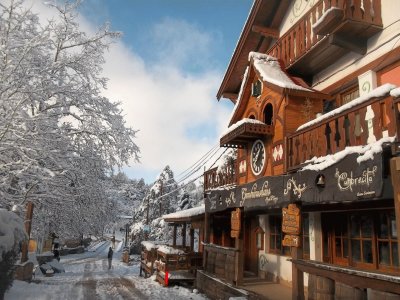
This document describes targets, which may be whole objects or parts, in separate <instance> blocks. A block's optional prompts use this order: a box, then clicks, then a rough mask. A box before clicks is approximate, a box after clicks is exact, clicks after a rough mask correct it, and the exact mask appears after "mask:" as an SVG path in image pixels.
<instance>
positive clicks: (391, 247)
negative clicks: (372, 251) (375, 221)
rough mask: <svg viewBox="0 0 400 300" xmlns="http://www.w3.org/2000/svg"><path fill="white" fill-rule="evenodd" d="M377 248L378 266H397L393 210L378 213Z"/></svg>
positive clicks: (397, 257)
mask: <svg viewBox="0 0 400 300" xmlns="http://www.w3.org/2000/svg"><path fill="white" fill-rule="evenodd" d="M377 248H378V263H379V265H380V266H382V267H397V268H398V267H399V256H398V251H399V250H398V245H397V229H396V219H395V214H394V212H393V211H392V212H390V213H384V212H382V213H380V214H379V227H378V237H377Z"/></svg>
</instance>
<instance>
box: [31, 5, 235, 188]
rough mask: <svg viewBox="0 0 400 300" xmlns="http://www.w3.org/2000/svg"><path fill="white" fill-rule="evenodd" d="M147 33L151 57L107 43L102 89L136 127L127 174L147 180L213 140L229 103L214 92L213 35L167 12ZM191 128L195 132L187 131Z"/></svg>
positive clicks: (190, 158) (180, 165) (186, 161)
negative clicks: (137, 154) (134, 153)
mask: <svg viewBox="0 0 400 300" xmlns="http://www.w3.org/2000/svg"><path fill="white" fill-rule="evenodd" d="M40 2H41V1H39V0H31V3H34V7H33V8H34V9H35V11H37V12H39V13H40V15H42V17H43V16H44V17H45V18H47V19H49V18H50V16H52V12H51V10H50V9H49V8H47V7H45V6H44V5H43V4H41V3H40ZM80 24H81V26H82V28H83V29H84V30H86V31H89V32H93V31H94V30H95V27H96V26H95V25H94V24H90V22H89V21H88V20H87V19H85V18H84V17H82V16H80ZM148 34H149V41H150V46H151V47H152V55H151V56H150V55H149V57H152V58H153V59H152V60H147V61H144V60H143V58H141V57H140V56H139V55H138V54H136V53H135V52H134V49H133V48H132V47H131V46H130V45H126V44H124V43H123V42H122V41H118V42H117V43H115V44H113V45H112V46H111V47H110V50H109V52H108V53H107V54H106V64H105V65H104V75H105V77H107V78H109V81H108V84H107V90H106V91H104V94H105V96H107V97H108V98H109V99H111V100H113V101H120V102H121V103H122V107H123V110H124V114H125V118H126V121H127V124H128V125H129V126H130V127H132V128H134V129H138V130H139V132H138V134H137V139H136V143H137V145H138V146H139V147H140V150H141V164H134V163H132V164H131V168H128V169H127V171H128V172H127V173H128V175H132V174H133V176H134V177H135V178H140V177H144V178H145V179H146V181H151V180H153V179H155V177H156V175H157V174H158V173H159V172H160V171H161V170H162V169H163V168H164V166H165V165H167V164H169V165H170V166H171V168H172V169H173V170H174V171H175V172H176V173H179V172H181V171H183V170H185V169H186V168H187V167H189V166H190V165H191V164H193V163H194V162H195V161H196V160H197V159H199V158H200V157H201V156H202V155H203V154H205V153H206V152H207V151H208V150H209V149H211V148H212V147H213V146H214V145H215V144H217V143H218V142H219V135H220V133H221V132H223V131H225V129H226V125H227V123H228V121H229V120H228V117H229V115H230V111H231V109H232V105H227V104H225V105H224V104H223V103H218V102H217V100H216V98H215V94H216V92H217V88H218V85H219V83H220V80H221V78H222V73H221V71H217V70H213V69H212V67H211V66H212V65H213V61H212V52H211V51H213V44H214V43H213V41H214V40H215V39H218V35H216V34H215V33H213V34H211V33H208V32H203V31H201V30H200V29H199V28H197V27H196V26H195V25H193V24H190V23H188V22H187V21H184V20H174V19H170V18H167V19H164V20H162V21H160V22H159V23H158V24H154V27H153V28H151V29H150V30H149V32H148ZM202 128H204V134H201V132H202ZM207 128H208V129H207ZM210 128H215V131H214V130H212V131H213V132H210ZM193 131H195V132H197V134H196V135H195V136H190V135H189V134H188V132H193ZM199 132H200V133H199Z"/></svg>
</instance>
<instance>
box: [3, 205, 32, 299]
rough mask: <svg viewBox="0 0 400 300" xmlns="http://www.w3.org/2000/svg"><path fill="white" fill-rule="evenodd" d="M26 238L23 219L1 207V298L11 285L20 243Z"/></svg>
mask: <svg viewBox="0 0 400 300" xmlns="http://www.w3.org/2000/svg"><path fill="white" fill-rule="evenodd" d="M24 239H26V234H25V230H24V223H23V220H22V219H21V218H20V217H18V216H17V215H16V214H15V213H13V212H11V211H7V210H5V209H1V208H0V270H1V272H0V299H3V298H4V294H5V292H6V291H7V290H8V289H9V288H10V287H11V285H12V282H13V278H14V268H13V267H14V264H15V262H16V260H17V257H18V254H19V249H20V244H21V242H22V241H23V240H24Z"/></svg>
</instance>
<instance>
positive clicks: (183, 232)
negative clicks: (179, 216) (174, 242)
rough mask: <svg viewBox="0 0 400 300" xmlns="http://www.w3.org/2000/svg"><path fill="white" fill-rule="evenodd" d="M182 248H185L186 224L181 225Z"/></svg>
mask: <svg viewBox="0 0 400 300" xmlns="http://www.w3.org/2000/svg"><path fill="white" fill-rule="evenodd" d="M182 246H183V247H185V246H186V223H183V225H182Z"/></svg>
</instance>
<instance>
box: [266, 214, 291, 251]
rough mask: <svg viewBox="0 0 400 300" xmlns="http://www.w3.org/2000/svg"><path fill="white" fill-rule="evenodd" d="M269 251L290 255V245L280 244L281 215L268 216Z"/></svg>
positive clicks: (281, 237)
mask: <svg viewBox="0 0 400 300" xmlns="http://www.w3.org/2000/svg"><path fill="white" fill-rule="evenodd" d="M269 228H270V233H269V252H270V253H276V254H283V255H287V256H289V255H290V247H285V246H283V245H282V239H283V233H282V216H281V215H279V216H278V215H271V216H269Z"/></svg>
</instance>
